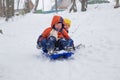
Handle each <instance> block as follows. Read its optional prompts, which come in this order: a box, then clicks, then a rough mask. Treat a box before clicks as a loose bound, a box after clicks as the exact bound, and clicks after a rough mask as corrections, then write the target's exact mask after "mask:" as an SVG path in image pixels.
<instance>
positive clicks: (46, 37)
mask: <svg viewBox="0 0 120 80" xmlns="http://www.w3.org/2000/svg"><path fill="white" fill-rule="evenodd" d="M37 45H38V46H39V47H41V48H42V50H43V52H45V53H53V51H54V50H55V49H59V50H62V49H64V50H66V49H67V48H69V47H72V46H73V40H72V39H71V38H70V36H69V35H68V33H67V32H66V30H65V29H64V24H63V18H62V17H61V16H54V17H53V19H52V23H51V27H48V28H47V29H45V30H44V31H43V33H42V34H41V35H40V37H39V38H38V40H37Z"/></svg>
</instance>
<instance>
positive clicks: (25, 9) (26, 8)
mask: <svg viewBox="0 0 120 80" xmlns="http://www.w3.org/2000/svg"><path fill="white" fill-rule="evenodd" d="M24 5H25V6H24V11H25V13H29V12H30V7H29V0H25V3H24Z"/></svg>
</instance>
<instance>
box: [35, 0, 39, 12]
mask: <svg viewBox="0 0 120 80" xmlns="http://www.w3.org/2000/svg"><path fill="white" fill-rule="evenodd" d="M38 3H39V0H36V1H35V7H34V12H35V11H36V10H37V7H38Z"/></svg>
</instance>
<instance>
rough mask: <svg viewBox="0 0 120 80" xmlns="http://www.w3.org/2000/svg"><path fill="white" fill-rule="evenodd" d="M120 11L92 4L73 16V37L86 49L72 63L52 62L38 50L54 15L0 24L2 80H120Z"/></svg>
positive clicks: (1, 22) (109, 5)
mask: <svg viewBox="0 0 120 80" xmlns="http://www.w3.org/2000/svg"><path fill="white" fill-rule="evenodd" d="M119 13H120V8H118V9H113V4H111V3H110V4H101V5H100V4H96V5H89V7H88V11H87V12H80V11H79V12H78V13H71V14H69V13H68V12H67V11H64V12H59V13H58V14H57V15H61V16H63V17H66V18H70V19H71V20H72V25H71V28H70V36H71V37H72V38H73V40H74V42H75V45H77V44H79V43H82V44H84V45H85V48H81V49H80V50H78V51H76V52H75V55H73V57H72V58H71V59H68V60H56V61H50V60H49V59H48V58H46V57H44V56H43V55H42V54H41V51H40V50H37V49H36V40H37V38H38V36H39V35H40V34H41V33H42V31H43V30H44V29H45V28H47V27H48V26H50V23H51V20H52V17H53V16H54V15H56V14H55V13H52V14H32V13H30V14H28V15H25V16H24V17H21V16H20V17H15V18H14V19H12V20H11V21H9V22H3V21H0V29H2V30H3V35H2V34H0V80H120V58H119V56H120V37H119V34H120V14H119Z"/></svg>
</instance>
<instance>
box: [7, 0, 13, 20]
mask: <svg viewBox="0 0 120 80" xmlns="http://www.w3.org/2000/svg"><path fill="white" fill-rule="evenodd" d="M12 16H14V0H6V21H8V19H9V18H11V17H12Z"/></svg>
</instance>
